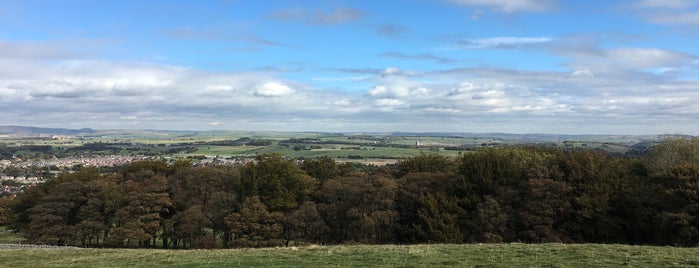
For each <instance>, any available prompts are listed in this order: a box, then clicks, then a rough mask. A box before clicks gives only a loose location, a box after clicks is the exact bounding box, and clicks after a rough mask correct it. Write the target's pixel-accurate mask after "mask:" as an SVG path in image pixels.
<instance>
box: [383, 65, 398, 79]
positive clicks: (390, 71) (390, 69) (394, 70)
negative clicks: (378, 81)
mask: <svg viewBox="0 0 699 268" xmlns="http://www.w3.org/2000/svg"><path fill="white" fill-rule="evenodd" d="M402 73H403V72H402V71H401V70H400V69H398V68H396V67H388V68H386V69H384V70H383V71H381V76H383V77H386V76H389V75H398V74H402Z"/></svg>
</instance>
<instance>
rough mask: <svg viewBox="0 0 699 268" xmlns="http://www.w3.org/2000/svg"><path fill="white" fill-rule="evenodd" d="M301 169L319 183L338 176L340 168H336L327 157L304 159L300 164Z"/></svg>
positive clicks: (332, 160)
mask: <svg viewBox="0 0 699 268" xmlns="http://www.w3.org/2000/svg"><path fill="white" fill-rule="evenodd" d="M301 169H303V170H304V171H306V173H307V174H308V175H310V176H311V177H313V178H316V179H317V180H318V182H320V183H323V182H324V181H327V180H330V179H334V178H336V177H338V176H339V175H340V167H338V165H337V163H336V162H335V160H334V159H332V158H330V157H327V156H324V157H321V158H315V159H306V160H304V161H303V163H302V164H301Z"/></svg>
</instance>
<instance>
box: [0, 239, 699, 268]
mask: <svg viewBox="0 0 699 268" xmlns="http://www.w3.org/2000/svg"><path fill="white" fill-rule="evenodd" d="M0 260H1V263H2V266H4V267H157V266H168V267H474V266H478V267H533V266H536V267H619V266H629V267H639V266H640V267H690V266H697V265H699V248H673V247H650V246H627V245H599V244H584V245H580V244H578V245H565V244H537V245H527V244H484V245H475V244H471V245H411V246H311V247H299V248H295V247H292V248H269V249H229V250H179V251H178V250H147V249H146V250H138V249H30V250H26V249H24V250H0Z"/></svg>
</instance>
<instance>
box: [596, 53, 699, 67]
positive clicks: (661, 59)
mask: <svg viewBox="0 0 699 268" xmlns="http://www.w3.org/2000/svg"><path fill="white" fill-rule="evenodd" d="M605 54H606V56H607V57H608V58H610V59H612V60H614V61H618V62H621V63H623V64H627V65H630V66H632V67H633V68H654V67H668V66H678V65H686V64H690V63H691V62H692V61H693V60H694V59H696V58H697V57H696V56H692V55H688V54H685V53H679V52H673V51H668V50H663V49H657V48H620V49H612V50H608V51H606V52H605Z"/></svg>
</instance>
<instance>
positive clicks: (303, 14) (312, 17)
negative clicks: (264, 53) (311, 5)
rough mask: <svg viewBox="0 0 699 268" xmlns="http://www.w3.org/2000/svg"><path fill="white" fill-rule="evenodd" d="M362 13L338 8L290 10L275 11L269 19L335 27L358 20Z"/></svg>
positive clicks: (352, 9) (356, 10) (351, 9)
mask: <svg viewBox="0 0 699 268" xmlns="http://www.w3.org/2000/svg"><path fill="white" fill-rule="evenodd" d="M363 16H364V12H362V11H361V10H358V9H354V8H338V9H333V10H308V9H301V8H292V9H284V10H280V11H276V12H274V13H271V14H270V17H272V18H274V19H277V20H283V21H297V22H302V23H305V24H309V25H320V26H322V25H336V24H343V23H348V22H352V21H355V20H358V19H360V18H362V17H363Z"/></svg>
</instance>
